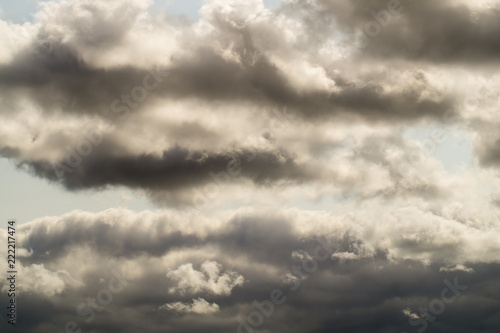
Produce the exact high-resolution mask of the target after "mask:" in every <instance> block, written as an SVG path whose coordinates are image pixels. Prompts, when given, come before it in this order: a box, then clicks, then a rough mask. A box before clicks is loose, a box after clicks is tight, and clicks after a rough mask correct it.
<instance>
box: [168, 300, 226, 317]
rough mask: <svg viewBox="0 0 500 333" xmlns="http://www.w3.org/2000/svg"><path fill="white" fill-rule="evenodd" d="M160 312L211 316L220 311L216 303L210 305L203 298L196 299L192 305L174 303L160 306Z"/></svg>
mask: <svg viewBox="0 0 500 333" xmlns="http://www.w3.org/2000/svg"><path fill="white" fill-rule="evenodd" d="M160 310H168V311H174V312H177V313H190V312H192V313H196V314H202V315H205V314H211V313H215V312H217V311H219V306H218V305H217V304H215V303H211V304H210V303H208V302H207V301H206V300H204V299H203V298H197V299H194V300H193V302H192V303H182V302H173V303H166V304H164V305H162V306H160Z"/></svg>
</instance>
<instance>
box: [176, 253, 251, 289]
mask: <svg viewBox="0 0 500 333" xmlns="http://www.w3.org/2000/svg"><path fill="white" fill-rule="evenodd" d="M220 273H221V266H220V265H219V264H218V263H217V262H214V261H208V260H207V261H204V262H203V263H202V264H201V266H200V270H199V271H197V270H195V269H194V268H193V264H184V265H182V266H179V267H178V268H177V269H175V270H172V271H170V272H168V273H167V277H168V278H170V279H172V280H174V281H176V282H177V283H178V285H177V287H172V288H170V289H169V292H171V293H176V292H179V293H181V294H186V293H189V294H192V295H193V294H198V293H201V292H208V293H212V294H215V295H226V296H227V295H230V294H231V290H232V289H233V288H234V287H237V286H241V285H242V284H243V282H244V281H245V279H244V278H243V276H242V275H240V274H238V273H236V272H232V271H226V272H224V273H222V274H220Z"/></svg>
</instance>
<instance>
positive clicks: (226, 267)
mask: <svg viewBox="0 0 500 333" xmlns="http://www.w3.org/2000/svg"><path fill="white" fill-rule="evenodd" d="M131 217H132V216H130V215H129V213H127V212H126V211H121V212H120V211H114V212H113V211H108V212H107V213H106V212H105V213H100V214H98V215H93V214H86V213H79V212H75V213H73V214H70V215H67V216H65V217H62V218H46V219H45V220H40V221H38V222H32V223H29V224H26V225H23V226H22V227H21V228H20V229H19V240H20V241H19V247H20V249H26V250H28V249H29V250H30V251H31V255H30V256H29V257H26V256H22V257H21V258H20V262H21V264H22V265H23V266H24V269H23V272H24V273H23V274H25V279H27V278H28V276H31V275H30V271H31V270H33V269H34V268H35V267H36V265H41V264H42V265H44V267H45V268H47V272H48V271H52V272H54V271H56V270H65V271H68V273H69V278H67V279H65V289H64V292H59V293H56V295H54V296H51V297H47V296H45V295H44V293H43V291H44V288H45V289H48V288H50V285H46V286H44V287H40V289H35V287H34V286H29V285H23V287H22V288H25V289H23V290H24V291H23V292H22V293H21V294H20V297H19V298H18V300H19V301H20V302H23V303H26V304H31V305H29V306H24V307H22V308H19V309H20V310H21V309H22V313H23V317H24V316H26V317H29V318H31V319H30V320H22V324H21V325H22V327H23V332H35V331H40V330H45V329H48V330H49V331H59V330H63V327H64V325H65V324H66V322H67V321H75V322H76V323H78V325H79V327H80V328H81V329H82V330H84V331H90V332H97V333H100V332H107V331H110V330H111V331H112V330H124V331H134V330H135V331H137V330H139V331H140V330H145V331H149V332H160V331H162V330H165V328H168V329H171V330H172V331H174V332H191V331H193V332H194V331H197V330H200V329H202V328H203V329H205V330H207V331H210V332H211V331H213V332H216V331H218V330H224V331H228V332H236V331H237V327H238V318H246V317H248V315H249V314H251V313H252V312H253V311H255V310H256V308H255V306H254V305H253V302H254V301H258V302H262V301H265V300H268V299H269V294H270V292H271V291H272V290H273V289H276V288H279V289H281V290H282V291H283V292H284V294H285V296H286V301H285V302H284V303H283V304H281V305H276V308H275V311H274V313H273V314H272V315H271V316H270V317H269V318H265V321H264V323H263V325H262V326H261V327H259V329H260V330H263V331H266V330H270V331H275V330H278V331H281V330H284V331H292V332H326V331H328V330H330V331H331V330H332V329H337V330H341V331H343V332H359V331H360V330H361V331H366V330H371V331H374V332H386V331H388V330H391V331H394V330H395V331H397V332H401V331H408V332H410V331H415V330H417V329H420V328H422V327H424V326H423V325H424V324H423V323H425V322H427V321H425V320H424V321H417V320H412V321H409V319H408V317H407V315H405V312H404V311H406V313H417V314H418V313H419V308H420V307H422V308H429V305H430V304H431V302H432V301H433V300H435V299H440V298H441V297H442V296H441V295H442V290H443V289H444V288H446V287H447V285H446V284H445V283H444V282H443V281H444V280H445V279H447V280H448V281H450V282H451V283H453V281H454V279H455V278H456V279H457V282H458V284H459V285H461V286H466V287H467V289H465V290H462V291H460V296H458V297H457V298H456V299H454V300H453V301H452V302H451V303H449V304H445V309H444V311H443V312H442V313H441V314H439V315H436V318H434V322H432V321H431V322H427V330H426V331H429V332H442V331H444V332H493V330H494V329H495V327H497V325H498V319H497V318H498V311H499V310H500V307H499V305H498V304H499V303H498V295H497V293H496V292H495V291H496V290H497V289H498V281H497V279H496V276H497V275H498V273H499V270H500V267H499V265H498V264H497V263H494V262H491V263H481V262H476V263H470V264H468V265H467V266H468V267H469V269H470V271H469V272H467V271H463V270H456V271H444V270H442V269H440V267H442V266H443V265H445V264H444V263H440V262H439V261H437V262H433V263H431V264H429V263H423V262H421V261H419V260H412V259H407V260H405V259H402V258H398V259H395V258H392V259H389V257H388V253H387V252H386V251H385V250H382V249H379V250H377V251H376V252H374V254H373V256H369V257H358V258H350V259H340V257H339V258H334V259H327V260H324V261H319V262H317V264H318V266H317V268H316V269H314V270H312V271H310V272H309V273H306V272H305V271H304V270H303V269H301V271H302V273H301V274H307V277H306V278H305V279H304V280H302V281H301V283H300V285H298V288H293V289H292V287H293V286H294V284H295V283H297V280H295V282H291V281H287V280H286V279H282V278H280V276H285V275H286V274H287V273H289V272H290V271H291V270H292V267H293V266H294V265H298V266H301V265H302V259H300V257H299V256H296V255H294V252H295V253H299V254H305V255H307V253H309V254H310V255H313V253H314V251H315V249H316V248H317V246H318V244H319V243H318V242H317V240H315V238H316V237H315V234H318V235H320V234H322V233H324V230H322V229H323V228H322V227H320V226H318V228H316V229H315V230H312V232H308V233H303V232H300V231H299V230H298V228H300V226H301V224H302V222H299V221H294V220H295V219H300V218H299V216H295V217H292V216H289V217H288V218H286V217H285V215H281V216H280V214H274V216H271V217H264V216H263V215H261V214H250V215H247V214H240V215H239V216H234V217H232V218H231V219H230V220H228V221H227V224H223V225H219V226H218V227H214V226H213V225H210V224H209V225H206V224H204V222H202V221H201V220H199V221H193V220H189V219H188V218H187V216H185V217H182V216H181V215H177V214H155V215H149V216H148V215H144V214H142V215H136V216H135V217H132V219H131ZM316 217H317V218H318V217H319V215H317V216H316ZM320 219H321V218H320ZM113 221H115V222H113ZM195 226H197V228H196V227H195ZM192 227H195V228H192ZM207 227H208V229H206V228H207ZM189 230H191V231H189ZM356 238H357V236H355V234H351V235H350V236H345V235H344V236H343V235H341V234H337V235H335V234H332V233H329V232H326V233H324V235H322V236H321V239H322V241H323V242H324V244H327V245H328V246H329V247H330V248H331V249H332V250H333V251H334V252H335V253H337V254H340V253H346V252H348V253H351V254H353V255H354V254H356V255H360V254H361V252H360V251H358V250H357V249H356V248H357V245H356V244H359V239H356ZM435 241H436V242H439V239H438V238H436V239H435ZM206 249H211V251H210V253H207V252H206ZM89 251H90V252H89ZM418 251H419V252H427V251H431V252H432V251H439V250H437V249H429V248H426V247H425V246H422V247H419V248H418ZM97 253H98V254H99V257H100V260H99V261H95V260H93V259H92V258H94V255H95V254H97ZM228 253H230V254H231V255H228ZM322 253H323V252H322ZM181 254H182V256H183V259H182V260H181V261H179V259H178V258H179V257H178V256H179V255H181ZM207 257H208V258H210V260H211V261H213V262H217V263H218V264H219V265H221V268H222V271H221V272H220V273H219V274H221V273H222V272H226V271H234V272H236V273H237V274H240V275H242V276H243V277H244V278H245V283H244V284H243V285H241V286H236V287H234V288H233V289H232V290H231V293H230V294H229V295H222V294H220V295H217V294H215V295H214V294H212V293H209V292H206V291H201V292H199V293H197V294H195V295H192V294H178V293H172V292H169V288H171V287H175V286H176V283H177V281H176V280H173V279H170V278H168V277H167V276H166V273H167V272H169V271H172V270H176V269H178V268H179V267H180V266H181V263H185V262H190V263H192V264H193V269H194V270H199V269H200V265H201V264H202V262H204V261H205V260H206V259H207ZM75 265H76V266H75ZM38 267H39V266H38ZM113 270H119V271H126V272H127V274H129V275H126V276H127V279H129V280H127V281H128V282H127V285H126V286H125V288H123V290H122V291H120V292H118V293H115V294H114V295H113V298H112V301H111V302H110V304H107V305H104V306H103V310H102V311H95V318H94V319H93V320H91V321H89V322H88V323H87V322H85V319H88V318H90V317H89V315H85V316H79V315H77V314H76V313H75V309H76V307H77V306H78V305H79V304H81V303H82V302H83V303H85V302H86V299H87V298H88V297H96V296H97V295H99V292H100V291H101V290H103V289H106V288H107V287H106V286H107V284H108V281H110V280H112V279H113V273H112V271H113ZM295 274H296V275H297V274H298V273H295ZM304 276H305V275H304ZM38 279H39V281H44V277H43V276H42V275H39V276H38ZM73 279H76V280H79V281H81V283H72V282H71V281H72V280H73ZM186 279H191V278H190V277H188V276H186ZM193 281H194V280H193ZM3 285H4V282H3V281H2V282H1V283H0V286H3ZM40 285H43V283H40ZM45 291H46V290H45ZM446 295H447V296H452V295H453V294H452V293H450V292H447V294H446ZM196 297H200V298H203V299H206V300H207V301H208V302H209V303H215V304H217V305H218V306H219V311H217V312H215V313H213V314H210V315H200V314H196V313H176V312H174V311H167V310H160V309H159V308H160V307H161V306H162V305H163V304H166V303H172V302H185V303H189V302H191V301H192V299H193V298H196ZM38 306H43V307H44V309H46V311H44V312H43V316H42V315H41V314H40V315H38V316H31V312H32V311H39V310H37V309H36V307H38ZM457 317H460V319H457ZM20 322H21V320H20ZM1 325H5V323H2V324H1Z"/></svg>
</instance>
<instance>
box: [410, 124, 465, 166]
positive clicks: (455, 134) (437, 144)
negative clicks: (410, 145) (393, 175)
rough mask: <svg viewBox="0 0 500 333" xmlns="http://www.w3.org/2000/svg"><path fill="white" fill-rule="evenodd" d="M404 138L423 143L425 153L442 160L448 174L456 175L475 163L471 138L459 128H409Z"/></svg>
mask: <svg viewBox="0 0 500 333" xmlns="http://www.w3.org/2000/svg"><path fill="white" fill-rule="evenodd" d="M403 136H404V137H406V138H408V139H412V140H416V141H419V142H420V143H422V145H424V147H425V148H424V152H425V153H427V154H429V155H430V156H433V157H434V158H436V159H438V160H440V161H441V163H443V166H444V167H445V169H446V170H447V171H448V172H451V173H456V172H459V171H460V170H462V169H463V168H464V167H466V168H467V167H472V166H473V165H474V163H475V158H474V155H473V152H472V142H471V139H470V136H469V135H468V134H467V132H466V131H464V130H463V129H461V128H457V126H444V127H437V126H427V127H409V128H407V129H406V130H404V131H403Z"/></svg>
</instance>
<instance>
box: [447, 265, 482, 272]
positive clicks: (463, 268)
mask: <svg viewBox="0 0 500 333" xmlns="http://www.w3.org/2000/svg"><path fill="white" fill-rule="evenodd" d="M439 271H440V272H457V271H462V272H467V273H473V272H474V270H473V269H472V268H468V267H467V266H465V265H462V264H457V265H455V266H452V267H441V268H439Z"/></svg>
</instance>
